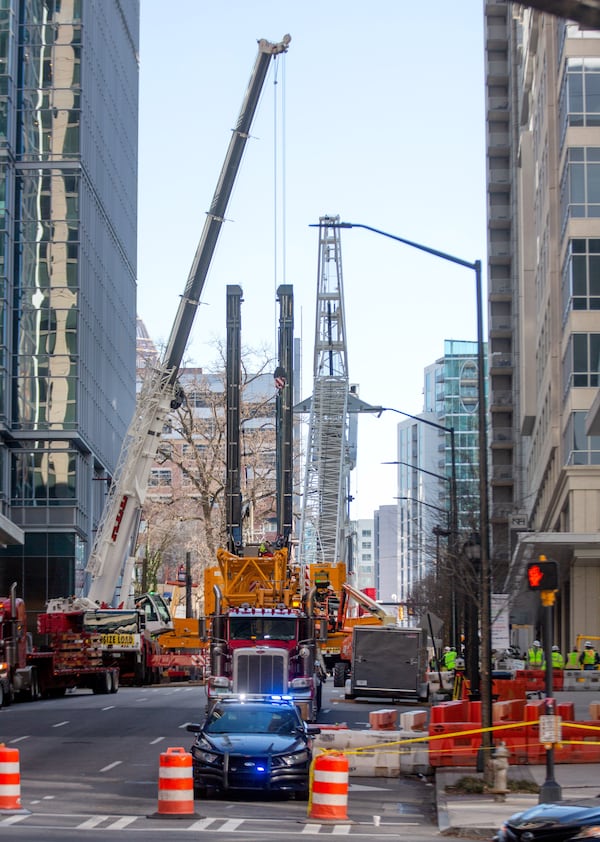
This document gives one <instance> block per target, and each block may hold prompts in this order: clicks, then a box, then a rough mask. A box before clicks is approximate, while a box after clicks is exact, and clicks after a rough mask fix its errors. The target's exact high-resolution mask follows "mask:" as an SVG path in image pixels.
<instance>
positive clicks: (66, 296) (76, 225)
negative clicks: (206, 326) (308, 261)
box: [0, 0, 139, 611]
mask: <svg viewBox="0 0 600 842" xmlns="http://www.w3.org/2000/svg"><path fill="white" fill-rule="evenodd" d="M138 43H139V2H138V0H22V2H18V0H11V2H5V3H3V4H2V7H1V8H0V166H1V169H0V189H1V192H2V195H1V196H0V200H1V207H0V210H1V213H2V217H1V220H2V228H1V231H0V233H1V238H0V261H1V262H0V272H1V288H0V294H1V307H2V309H1V313H0V425H1V427H2V429H1V430H0V432H2V433H3V436H2V439H1V442H0V471H1V474H0V488H1V489H2V504H3V514H4V515H6V516H8V517H9V518H10V519H11V520H12V521H13V522H14V523H16V524H18V525H19V526H20V527H21V528H22V529H23V530H24V531H25V542H24V544H23V545H22V546H20V545H14V544H7V546H6V547H5V548H4V549H1V550H0V592H2V593H4V592H6V591H7V590H8V588H9V587H10V584H11V583H12V582H13V581H17V583H18V591H19V595H22V596H23V597H24V598H25V600H26V602H27V605H28V609H29V610H30V611H31V610H40V609H41V608H43V605H44V603H45V601H46V600H47V599H48V598H51V597H53V596H66V595H70V594H74V593H78V592H80V591H81V590H82V588H83V587H84V580H83V576H84V574H83V570H84V565H85V560H86V557H87V553H88V550H89V546H90V545H91V540H92V536H93V530H94V528H95V525H96V523H97V520H98V517H99V514H100V512H101V509H102V505H103V502H104V496H105V492H106V486H107V482H108V480H109V479H110V476H111V474H112V471H113V469H114V466H115V464H116V460H117V457H118V454H119V448H120V444H121V441H122V439H123V436H124V433H125V430H126V427H127V424H128V422H129V419H130V417H131V413H132V412H133V402H134V398H135V281H136V238H137V230H136V218H137V206H136V195H137V109H138V63H137V51H138ZM1 542H2V541H1V536H0V543H1Z"/></svg>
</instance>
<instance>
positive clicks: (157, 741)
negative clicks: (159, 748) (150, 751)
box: [150, 737, 165, 746]
mask: <svg viewBox="0 0 600 842" xmlns="http://www.w3.org/2000/svg"><path fill="white" fill-rule="evenodd" d="M164 739H165V738H164V737H157V738H156V739H155V740H151V741H150V745H151V746H155V745H156V743H162V741H163V740H164Z"/></svg>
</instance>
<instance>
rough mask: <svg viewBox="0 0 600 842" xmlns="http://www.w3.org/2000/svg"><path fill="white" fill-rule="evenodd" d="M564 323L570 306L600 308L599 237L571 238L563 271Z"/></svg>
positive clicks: (579, 308) (580, 308)
mask: <svg viewBox="0 0 600 842" xmlns="http://www.w3.org/2000/svg"><path fill="white" fill-rule="evenodd" d="M562 301H563V324H564V322H565V321H566V319H567V317H568V315H569V313H570V311H571V310H600V240H597V239H590V240H587V239H577V240H570V241H569V246H568V251H567V256H566V259H565V263H564V266H563V271H562Z"/></svg>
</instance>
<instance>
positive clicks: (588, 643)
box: [585, 640, 592, 649]
mask: <svg viewBox="0 0 600 842" xmlns="http://www.w3.org/2000/svg"><path fill="white" fill-rule="evenodd" d="M585 648H586V649H591V648H592V643H591V641H589V640H586V642H585Z"/></svg>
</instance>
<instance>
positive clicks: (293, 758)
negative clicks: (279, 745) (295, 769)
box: [278, 749, 310, 766]
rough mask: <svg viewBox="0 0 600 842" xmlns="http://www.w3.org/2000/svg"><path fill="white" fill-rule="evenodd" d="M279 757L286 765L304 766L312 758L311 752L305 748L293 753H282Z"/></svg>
mask: <svg viewBox="0 0 600 842" xmlns="http://www.w3.org/2000/svg"><path fill="white" fill-rule="evenodd" d="M278 759H279V760H280V762H281V763H283V765H284V766H302V765H304V764H306V763H308V761H309V760H310V753H309V752H308V751H307V750H306V749H303V750H302V751H295V752H294V753H293V754H280V755H279V758H278Z"/></svg>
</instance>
